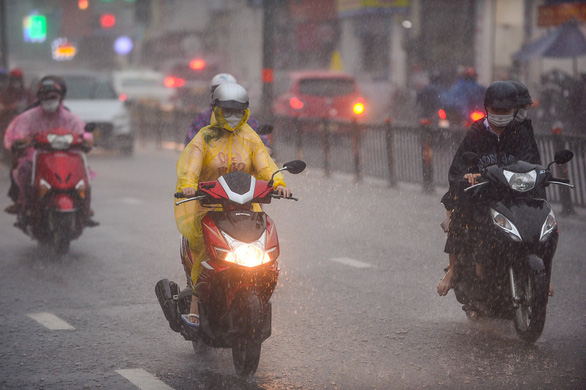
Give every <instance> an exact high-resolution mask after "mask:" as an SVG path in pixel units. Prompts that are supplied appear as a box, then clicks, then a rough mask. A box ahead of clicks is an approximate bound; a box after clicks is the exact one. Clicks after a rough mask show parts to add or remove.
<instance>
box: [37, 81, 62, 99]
mask: <svg viewBox="0 0 586 390" xmlns="http://www.w3.org/2000/svg"><path fill="white" fill-rule="evenodd" d="M64 86H65V81H63V79H62V78H60V77H57V76H45V77H43V78H42V79H41V81H40V82H39V86H38V87H37V98H39V99H40V98H41V95H45V94H48V93H50V92H56V93H58V94H59V95H60V96H61V99H63V98H64V97H65V93H66V92H67V89H66V88H64Z"/></svg>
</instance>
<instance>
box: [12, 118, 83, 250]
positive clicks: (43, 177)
mask: <svg viewBox="0 0 586 390" xmlns="http://www.w3.org/2000/svg"><path fill="white" fill-rule="evenodd" d="M33 147H34V149H35V152H34V156H33V167H32V169H33V173H32V190H31V191H32V192H31V193H32V196H31V205H30V206H31V208H30V210H31V214H30V216H29V218H28V219H29V220H28V221H27V222H26V223H23V221H22V219H21V221H20V222H21V223H20V224H17V226H19V227H20V228H21V229H22V230H23V231H24V232H25V233H26V234H27V235H29V236H31V237H32V238H33V239H35V240H37V241H38V242H39V243H41V244H43V245H48V246H50V247H52V249H53V250H54V251H55V253H57V254H65V253H67V252H68V251H69V245H70V242H71V240H74V239H76V238H78V237H79V236H81V233H82V231H83V229H84V227H85V226H86V222H87V220H88V218H89V213H90V199H91V188H90V182H89V172H88V165H87V161H86V156H85V152H87V151H88V148H87V146H85V143H84V142H83V138H82V135H80V134H72V133H71V132H70V131H69V130H67V129H64V128H56V129H52V130H49V131H46V132H42V133H39V134H37V135H35V137H34V139H33Z"/></svg>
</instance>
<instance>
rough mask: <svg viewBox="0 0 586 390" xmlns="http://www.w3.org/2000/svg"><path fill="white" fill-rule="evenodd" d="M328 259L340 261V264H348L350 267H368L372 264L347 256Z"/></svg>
mask: <svg viewBox="0 0 586 390" xmlns="http://www.w3.org/2000/svg"><path fill="white" fill-rule="evenodd" d="M330 260H331V261H335V262H337V263H340V264H345V265H349V266H351V267H356V268H370V267H372V265H370V264H368V263H364V262H362V261H358V260H354V259H351V258H349V257H333V258H331V259H330Z"/></svg>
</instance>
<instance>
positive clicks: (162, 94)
mask: <svg viewBox="0 0 586 390" xmlns="http://www.w3.org/2000/svg"><path fill="white" fill-rule="evenodd" d="M112 81H113V83H114V89H115V90H116V92H117V93H118V95H119V96H120V100H122V101H125V102H127V103H130V104H134V103H145V104H155V105H158V106H160V107H163V108H167V107H169V106H170V105H171V104H172V98H173V95H175V91H174V90H173V89H172V88H169V87H166V86H165V76H164V75H163V73H160V72H155V71H153V70H146V69H137V70H122V71H116V72H113V73H112Z"/></svg>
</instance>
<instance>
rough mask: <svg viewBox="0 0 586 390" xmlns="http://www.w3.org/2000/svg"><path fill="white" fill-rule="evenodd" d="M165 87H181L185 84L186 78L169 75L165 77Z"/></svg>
mask: <svg viewBox="0 0 586 390" xmlns="http://www.w3.org/2000/svg"><path fill="white" fill-rule="evenodd" d="M164 83H165V87H168V88H179V87H182V86H184V85H185V80H184V79H182V78H179V77H174V76H168V77H166V78H165V81H164Z"/></svg>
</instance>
